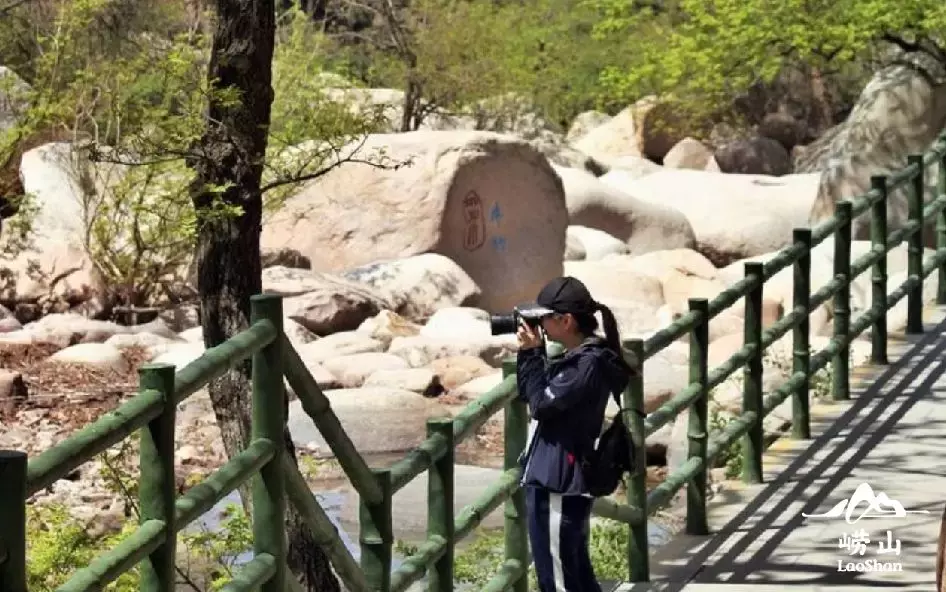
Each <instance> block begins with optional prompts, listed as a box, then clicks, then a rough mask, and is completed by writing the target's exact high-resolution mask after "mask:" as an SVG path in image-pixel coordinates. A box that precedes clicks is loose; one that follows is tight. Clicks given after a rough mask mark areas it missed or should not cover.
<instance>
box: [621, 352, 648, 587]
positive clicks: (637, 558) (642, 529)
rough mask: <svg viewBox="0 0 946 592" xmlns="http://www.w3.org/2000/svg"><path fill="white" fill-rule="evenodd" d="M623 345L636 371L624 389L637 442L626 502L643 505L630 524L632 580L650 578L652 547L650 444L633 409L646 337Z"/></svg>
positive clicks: (639, 401) (639, 403)
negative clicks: (649, 536) (637, 520)
mask: <svg viewBox="0 0 946 592" xmlns="http://www.w3.org/2000/svg"><path fill="white" fill-rule="evenodd" d="M624 347H626V348H627V350H628V351H629V352H630V354H631V356H633V358H634V359H633V360H632V361H633V362H634V363H635V368H636V370H637V371H638V373H637V374H634V375H631V380H630V382H628V385H627V389H626V390H625V391H624V401H623V403H624V409H625V411H624V425H625V426H627V429H628V431H629V432H630V436H631V442H633V443H634V453H635V455H636V458H635V459H634V465H635V466H636V467H637V471H635V472H634V474H633V475H631V478H630V479H629V481H630V483H629V484H628V488H627V503H628V505H630V506H631V507H634V508H640V510H641V514H642V518H641V521H640V523H638V524H632V525H630V537H629V538H628V544H627V571H628V581H629V582H649V581H650V550H649V548H648V547H649V541H648V540H647V447H646V446H647V445H646V442H645V437H644V418H643V417H641V416H640V415H639V414H637V413H634V412H633V410H635V409H637V410H640V411H643V410H644V340H643V339H630V340H628V341H626V342H625V343H624Z"/></svg>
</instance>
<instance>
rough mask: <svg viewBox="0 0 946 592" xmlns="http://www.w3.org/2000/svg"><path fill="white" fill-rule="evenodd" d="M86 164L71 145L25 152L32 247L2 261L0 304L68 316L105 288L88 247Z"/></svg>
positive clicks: (22, 163)
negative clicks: (35, 307)
mask: <svg viewBox="0 0 946 592" xmlns="http://www.w3.org/2000/svg"><path fill="white" fill-rule="evenodd" d="M83 166H85V163H84V162H83V160H82V158H81V157H80V156H79V155H78V154H77V153H76V152H75V151H74V150H73V148H72V145H71V144H69V143H52V144H44V145H42V146H39V147H38V148H34V149H32V150H29V151H27V152H26V153H24V154H23V157H22V159H21V161H20V179H21V180H22V183H23V190H24V191H25V192H26V193H28V194H30V195H31V196H32V198H33V200H34V207H35V214H34V217H33V219H32V220H31V233H30V236H29V240H28V244H26V245H25V246H26V248H25V249H23V250H21V251H20V252H18V253H17V254H16V257H14V258H11V259H4V258H2V257H0V271H2V273H0V278H2V279H0V300H3V301H5V302H7V303H9V304H11V305H12V306H16V305H18V304H21V303H29V304H31V305H36V304H37V303H39V305H40V306H46V307H48V308H47V310H44V311H43V312H50V311H52V312H63V311H65V310H67V309H68V307H69V306H70V305H74V304H78V303H80V302H82V301H84V300H87V299H88V298H90V297H91V296H92V295H93V294H94V293H96V292H97V291H98V290H99V289H100V288H101V283H100V280H99V279H98V277H97V274H95V272H94V269H93V266H92V264H91V262H90V260H89V258H88V256H87V255H86V253H85V250H84V249H83V246H82V237H83V236H84V231H85V223H84V220H85V219H86V217H87V216H86V209H85V208H84V206H83V204H84V203H85V201H86V200H85V199H84V197H83V190H82V188H81V186H80V184H79V182H78V178H79V177H78V175H79V170H80V169H81V167H83ZM2 238H3V239H4V241H6V239H8V238H9V237H6V236H4V237H2ZM60 303H61V305H62V306H61V307H60V308H55V306H58V305H59V304H60Z"/></svg>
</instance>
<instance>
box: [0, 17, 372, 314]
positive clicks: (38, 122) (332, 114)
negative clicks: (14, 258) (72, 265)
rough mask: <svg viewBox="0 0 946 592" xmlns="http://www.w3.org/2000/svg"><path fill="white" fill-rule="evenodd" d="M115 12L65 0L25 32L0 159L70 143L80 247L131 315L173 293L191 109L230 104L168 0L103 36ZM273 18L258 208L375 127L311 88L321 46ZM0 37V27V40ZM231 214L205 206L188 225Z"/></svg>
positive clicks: (21, 223)
mask: <svg viewBox="0 0 946 592" xmlns="http://www.w3.org/2000/svg"><path fill="white" fill-rule="evenodd" d="M125 4H126V0H70V1H68V2H62V3H60V4H59V5H58V10H56V11H53V12H52V13H51V15H52V16H51V17H50V18H51V22H52V24H53V25H55V26H49V27H48V28H49V30H50V32H49V35H48V36H46V35H44V34H40V33H37V39H36V41H37V43H39V45H40V48H41V51H40V52H39V53H38V54H37V55H36V56H35V57H34V59H33V60H32V61H31V62H30V63H29V64H28V66H27V65H23V67H22V69H23V70H24V71H28V72H29V74H30V76H29V78H30V81H31V83H32V89H31V90H30V91H29V92H28V93H27V97H26V103H27V104H28V105H29V106H28V108H27V109H26V111H25V112H24V113H23V114H22V117H21V119H20V120H19V121H18V123H17V125H16V126H15V127H14V128H13V129H12V130H10V131H9V132H8V133H5V134H4V135H3V137H2V142H0V162H2V161H4V158H6V159H11V158H14V157H16V158H17V160H18V155H17V151H18V150H21V149H22V147H23V145H24V143H25V142H27V141H28V140H29V139H30V138H32V137H34V136H41V137H43V138H44V139H45V140H46V141H49V139H53V140H60V141H63V140H64V141H68V142H71V144H72V146H73V148H74V150H73V151H72V152H71V153H69V154H67V155H64V156H65V161H64V162H62V163H60V165H61V166H62V167H63V168H64V169H65V170H66V171H67V172H68V173H69V174H70V176H72V177H73V179H74V181H75V183H74V184H75V189H76V193H77V195H78V198H79V199H80V200H81V204H80V206H81V211H82V213H83V216H82V217H83V220H81V221H80V224H79V225H80V226H81V233H82V236H81V239H82V243H83V245H84V247H85V249H86V251H87V253H88V255H89V257H90V260H91V261H92V262H93V264H94V265H95V267H96V269H97V271H98V273H99V275H100V277H101V279H102V282H101V283H102V285H103V286H105V287H107V289H108V291H109V293H108V294H105V295H104V296H105V297H106V301H107V302H109V303H111V304H121V305H131V306H145V305H152V304H155V303H156V302H158V301H161V300H162V299H164V298H170V299H171V300H172V301H173V300H174V299H175V298H177V297H180V294H179V293H177V292H176V291H178V290H179V289H180V286H181V285H182V283H183V280H184V279H185V275H186V273H187V271H188V266H189V264H190V262H191V260H192V257H193V254H194V246H195V239H196V231H197V226H196V225H197V222H196V216H195V212H194V209H193V205H192V203H191V198H190V192H189V183H190V181H191V179H192V177H193V174H192V171H191V165H192V164H193V162H194V161H195V160H196V159H200V158H205V156H204V155H203V154H201V153H199V152H198V151H197V150H196V149H195V148H194V147H195V146H196V145H197V140H198V139H199V138H200V133H201V130H202V129H203V126H204V113H205V108H206V105H207V102H208V98H209V97H210V94H211V92H214V93H217V96H216V97H215V98H216V99H218V100H220V101H222V102H224V103H226V102H230V101H237V100H239V97H238V96H235V94H234V93H232V92H231V93H229V94H227V93H225V92H224V91H219V90H214V91H211V88H212V87H211V84H210V81H208V80H207V77H206V70H207V62H208V56H209V49H210V47H209V46H210V39H209V38H207V37H205V36H202V35H199V34H197V33H196V32H195V31H194V30H193V28H185V27H182V26H178V27H174V26H172V24H171V23H173V22H175V21H174V18H172V17H173V16H174V15H175V14H177V13H176V12H175V9H176V10H177V11H178V12H180V7H181V3H180V2H169V3H166V4H164V3H149V2H145V3H142V4H141V6H139V7H136V8H134V12H135V14H136V15H137V18H138V19H145V18H146V17H150V18H153V19H154V23H153V24H152V25H151V28H146V27H145V23H143V22H138V21H137V20H135V19H132V23H131V24H135V23H138V24H140V25H142V28H139V29H135V28H134V27H132V28H131V29H130V30H128V31H126V30H125V29H120V30H119V31H117V32H112V31H107V32H103V31H102V30H101V26H98V25H97V23H100V22H101V21H103V20H106V21H107V20H108V19H109V18H112V17H114V14H116V11H118V14H122V12H121V11H122V10H125V9H127V10H131V8H128V7H127V6H125ZM123 7H124V8H123ZM50 10H51V9H50ZM109 15H112V17H109ZM178 16H179V15H178ZM287 16H288V18H286V19H285V20H284V24H283V26H282V28H281V30H280V31H279V39H278V42H277V47H276V52H275V56H274V63H273V67H274V90H275V100H274V103H273V116H272V124H271V127H270V134H271V137H270V141H269V149H268V151H267V161H266V163H265V172H264V179H263V185H264V187H263V190H264V192H267V196H266V198H267V199H266V205H267V208H268V210H270V211H272V210H275V209H278V207H279V206H280V205H281V204H282V202H283V201H284V200H285V198H286V197H288V195H289V194H290V192H291V191H292V189H293V187H294V186H295V185H297V184H298V183H300V182H302V181H304V180H307V179H310V178H314V177H317V176H319V175H321V174H324V172H325V171H327V170H329V169H331V168H332V167H334V166H335V165H337V164H338V163H339V162H342V161H345V160H351V159H356V158H358V157H360V155H357V154H356V149H357V148H358V140H359V139H361V138H364V136H365V135H366V134H368V133H370V132H371V131H374V130H375V129H377V128H378V127H379V125H378V120H379V118H380V116H381V115H380V113H379V112H377V110H372V109H367V110H366V109H355V108H352V106H350V105H349V104H348V103H346V102H345V101H339V100H336V98H335V97H330V96H328V95H327V94H326V93H325V92H324V89H325V83H324V79H323V77H321V76H320V75H319V74H320V72H321V71H322V69H323V66H324V62H325V60H324V59H323V58H322V56H321V53H320V51H318V50H319V48H320V47H322V46H324V45H325V42H324V39H323V38H322V37H321V36H320V34H319V32H318V31H317V29H316V28H315V27H314V25H313V24H312V23H311V22H309V21H308V19H307V18H306V17H304V15H302V14H301V13H300V12H298V11H293V12H290V13H289V14H288V15H287ZM2 31H3V29H2V26H0V37H2V36H3V34H2ZM106 33H107V34H106ZM99 37H102V38H103V39H104V40H100V39H99ZM0 50H2V45H0ZM119 50H120V51H119ZM2 55H3V54H2V51H0V63H2ZM363 160H364V161H365V162H369V161H370V162H376V161H381V160H382V159H381V157H376V156H372V155H367V156H364V158H363ZM0 168H2V167H0ZM212 189H213V190H216V191H217V192H220V191H222V190H223V188H222V187H219V188H212ZM24 204H26V205H28V203H27V202H24ZM30 213H35V208H34V209H32V210H31V209H29V208H28V207H26V206H24V207H21V214H22V215H17V216H16V217H14V218H11V219H10V220H9V221H7V222H6V229H5V231H4V235H5V237H7V236H12V237H16V238H18V242H16V243H15V244H13V245H11V247H10V248H8V249H7V250H8V251H11V252H12V251H13V250H14V249H13V247H16V248H18V249H19V250H22V248H23V246H24V245H25V244H26V243H28V240H29V239H28V235H29V230H30V226H31V222H32V218H31V217H30V216H29V215H28V214H30ZM239 213H240V212H239V208H236V207H234V206H225V205H223V204H222V203H219V202H218V203H217V204H215V205H214V206H212V207H210V208H208V210H207V211H206V212H202V216H203V218H202V219H204V220H209V221H212V218H213V217H215V216H221V217H227V216H234V215H239ZM11 222H12V224H11ZM7 242H11V241H7Z"/></svg>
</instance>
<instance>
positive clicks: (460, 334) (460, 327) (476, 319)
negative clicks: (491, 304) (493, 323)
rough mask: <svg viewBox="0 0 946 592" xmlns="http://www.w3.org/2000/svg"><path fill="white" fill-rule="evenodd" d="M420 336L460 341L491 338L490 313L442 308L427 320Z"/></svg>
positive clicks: (469, 309) (470, 309)
mask: <svg viewBox="0 0 946 592" xmlns="http://www.w3.org/2000/svg"><path fill="white" fill-rule="evenodd" d="M420 335H421V336H423V337H436V338H454V337H455V338H459V339H465V338H470V337H489V336H490V330H489V313H487V312H486V311H485V310H480V309H478V308H470V307H459V306H458V307H450V308H441V309H440V310H438V311H437V312H435V313H434V314H433V316H431V317H430V318H429V319H428V320H427V323H426V324H425V325H424V327H423V328H422V329H421V330H420Z"/></svg>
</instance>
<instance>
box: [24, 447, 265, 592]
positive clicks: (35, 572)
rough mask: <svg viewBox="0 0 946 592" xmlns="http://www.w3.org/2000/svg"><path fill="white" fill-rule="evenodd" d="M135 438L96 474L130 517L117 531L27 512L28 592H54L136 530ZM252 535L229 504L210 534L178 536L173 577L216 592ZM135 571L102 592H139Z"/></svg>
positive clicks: (40, 509) (37, 508) (57, 507)
mask: <svg viewBox="0 0 946 592" xmlns="http://www.w3.org/2000/svg"><path fill="white" fill-rule="evenodd" d="M138 435H139V434H138V433H135V434H134V435H132V436H129V437H128V438H126V439H125V440H123V441H122V442H121V443H120V444H118V445H116V446H114V447H113V448H111V449H110V450H108V451H106V452H105V453H103V454H102V455H100V457H99V460H100V462H101V463H102V465H101V468H100V471H99V474H100V476H101V477H102V478H103V479H104V481H105V487H106V489H107V490H108V491H111V492H112V493H114V494H115V495H116V497H117V499H120V500H121V501H122V502H123V504H124V506H125V507H126V508H128V509H129V512H130V513H131V514H132V515H133V518H134V519H132V520H126V521H125V522H124V523H123V525H122V528H121V530H119V531H117V532H109V533H106V534H105V535H104V536H95V535H93V534H92V533H91V532H90V530H89V525H88V524H87V523H85V522H83V521H82V520H80V519H78V518H75V517H73V516H71V515H70V509H69V508H68V507H66V506H65V505H62V504H50V505H40V504H33V505H31V506H29V507H28V510H27V511H28V523H27V543H28V548H27V554H28V557H27V559H28V561H27V568H28V574H27V575H28V578H29V580H28V584H29V589H30V590H35V591H37V592H45V591H50V592H51V591H52V590H55V589H57V588H58V587H59V586H60V585H62V584H63V583H64V582H65V581H66V580H68V579H69V578H70V577H71V576H72V575H73V574H74V573H75V572H76V571H77V570H78V569H81V568H84V567H86V566H88V564H89V563H90V562H91V561H92V560H93V559H94V558H96V557H97V556H99V555H101V554H103V553H105V552H107V551H109V550H111V549H113V548H114V547H115V546H116V545H118V544H119V543H121V542H122V541H123V540H124V539H126V538H127V537H129V536H130V535H131V534H133V533H134V531H135V529H136V528H137V525H138V517H139V510H138V506H137V498H138V480H137V468H136V459H137V446H138V441H139V438H138ZM252 543H253V535H252V526H251V522H250V519H249V517H248V516H247V515H246V513H245V512H244V510H243V508H242V507H240V506H239V505H236V504H230V505H228V506H227V507H226V508H224V510H223V511H222V512H221V514H220V516H219V524H218V526H217V527H216V528H215V529H214V530H210V529H208V528H207V527H206V526H203V525H202V526H201V527H200V529H199V530H194V529H191V530H189V531H187V532H182V533H180V534H179V535H178V561H177V575H178V580H179V582H180V583H181V584H183V585H186V586H187V587H188V588H190V589H191V590H193V591H194V592H215V591H217V590H220V589H221V588H223V586H224V585H226V583H227V582H229V581H230V580H231V579H232V578H233V575H234V572H235V570H236V567H237V562H238V560H239V558H240V556H241V555H244V554H245V553H246V552H247V551H248V550H250V549H252ZM138 581H139V572H138V569H137V568H135V569H132V570H131V571H129V572H127V573H125V574H123V575H122V576H121V577H119V578H118V579H117V580H115V581H114V582H113V583H111V584H109V585H108V586H107V587H106V588H105V592H137V590H138Z"/></svg>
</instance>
